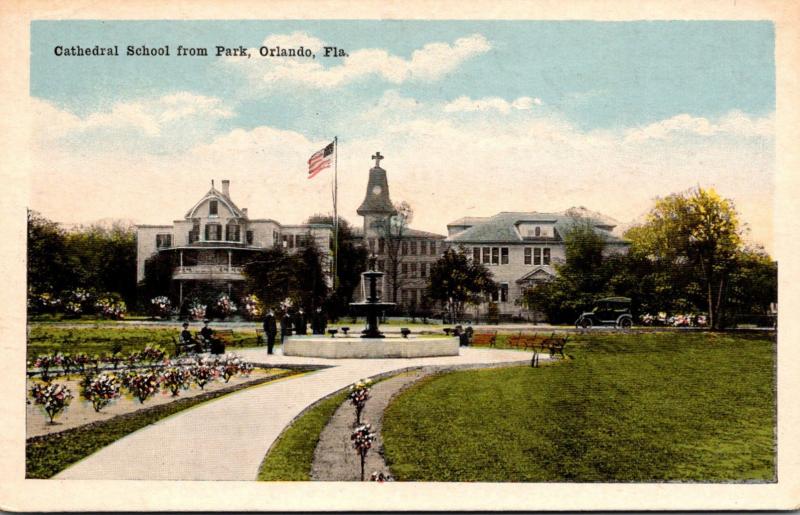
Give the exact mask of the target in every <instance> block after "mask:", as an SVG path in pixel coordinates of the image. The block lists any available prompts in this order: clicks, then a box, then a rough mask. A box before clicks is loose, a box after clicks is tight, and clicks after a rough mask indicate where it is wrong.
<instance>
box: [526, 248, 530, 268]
mask: <svg viewBox="0 0 800 515" xmlns="http://www.w3.org/2000/svg"><path fill="white" fill-rule="evenodd" d="M525 264H526V265H530V264H531V248H530V247H525Z"/></svg>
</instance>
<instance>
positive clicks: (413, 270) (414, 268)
mask: <svg viewBox="0 0 800 515" xmlns="http://www.w3.org/2000/svg"><path fill="white" fill-rule="evenodd" d="M416 276H417V264H416V263H411V277H416Z"/></svg>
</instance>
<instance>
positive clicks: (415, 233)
mask: <svg viewBox="0 0 800 515" xmlns="http://www.w3.org/2000/svg"><path fill="white" fill-rule="evenodd" d="M403 236H407V237H409V238H430V239H439V240H443V239H445V238H446V236H444V235H442V234H436V233H435V232H428V231H420V230H418V229H412V228H411V227H406V228H405V229H403Z"/></svg>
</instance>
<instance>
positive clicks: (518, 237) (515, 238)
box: [447, 211, 625, 243]
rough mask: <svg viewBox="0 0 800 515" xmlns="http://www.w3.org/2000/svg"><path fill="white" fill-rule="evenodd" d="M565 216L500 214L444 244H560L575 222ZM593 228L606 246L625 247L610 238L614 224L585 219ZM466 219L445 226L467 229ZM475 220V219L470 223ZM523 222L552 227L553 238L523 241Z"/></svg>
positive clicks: (562, 214)
mask: <svg viewBox="0 0 800 515" xmlns="http://www.w3.org/2000/svg"><path fill="white" fill-rule="evenodd" d="M566 213H569V211H567V212H565V213H537V212H505V211H504V212H501V213H498V214H496V215H494V216H489V217H486V218H479V219H477V221H476V222H472V226H471V227H469V228H468V229H465V230H464V231H461V232H459V233H457V234H454V235H453V236H450V237H449V238H447V241H451V242H461V243H484V242H486V243H488V242H491V243H523V242H525V243H537V242H538V243H552V242H561V241H563V238H564V235H566V234H567V233H568V232H569V230H570V228H571V226H572V224H573V223H574V221H575V220H576V219H577V218H576V217H575V216H570V215H568V214H566ZM586 219H587V220H589V221H590V222H591V223H592V224H593V225H594V227H595V230H596V231H597V233H598V234H600V235H601V236H602V237H603V238H604V239H605V241H606V242H607V243H624V242H625V241H624V240H622V239H621V238H618V237H617V236H614V235H613V234H611V232H610V230H609V229H613V227H614V225H613V222H610V221H609V220H607V219H597V218H586ZM465 220H468V219H466V218H461V219H459V220H456V221H455V222H451V223H449V224H448V226H458V225H470V224H469V223H466V222H465ZM473 220H475V219H473ZM524 222H542V223H552V224H554V226H555V227H554V229H555V230H554V234H555V236H553V237H538V238H529V237H523V236H522V234H521V233H520V232H519V230H518V229H517V226H518V225H519V224H521V223H524Z"/></svg>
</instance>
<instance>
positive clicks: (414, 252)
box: [408, 241, 417, 256]
mask: <svg viewBox="0 0 800 515" xmlns="http://www.w3.org/2000/svg"><path fill="white" fill-rule="evenodd" d="M408 248H409V250H410V251H411V255H412V256H416V255H417V242H416V241H409V242H408Z"/></svg>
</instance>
